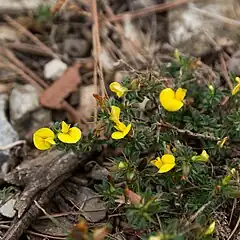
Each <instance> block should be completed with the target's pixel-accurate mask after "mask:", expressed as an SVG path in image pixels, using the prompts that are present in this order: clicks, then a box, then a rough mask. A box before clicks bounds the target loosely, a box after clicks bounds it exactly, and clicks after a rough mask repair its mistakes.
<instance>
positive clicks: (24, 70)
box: [0, 48, 82, 122]
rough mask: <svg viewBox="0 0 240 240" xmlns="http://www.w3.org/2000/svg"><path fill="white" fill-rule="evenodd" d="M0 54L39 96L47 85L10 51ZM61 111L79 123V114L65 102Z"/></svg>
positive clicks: (0, 49) (0, 50)
mask: <svg viewBox="0 0 240 240" xmlns="http://www.w3.org/2000/svg"><path fill="white" fill-rule="evenodd" d="M0 53H1V54H2V55H4V56H5V57H7V58H8V59H9V60H10V61H11V62H13V64H12V63H10V62H9V63H8V66H9V67H10V68H11V69H12V70H13V71H15V72H16V73H18V74H19V75H20V76H21V77H22V78H23V79H25V81H27V82H29V83H30V84H32V85H33V86H34V87H35V88H36V89H37V90H38V92H39V93H40V94H41V93H42V92H43V91H44V89H45V88H48V87H49V86H48V84H47V83H46V82H44V81H43V80H42V79H41V78H40V77H38V75H36V74H35V73H34V72H33V71H32V70H30V69H29V68H28V67H27V66H26V65H25V64H24V63H22V62H21V61H20V60H19V59H18V58H16V56H15V55H14V54H13V53H12V52H11V51H10V50H6V49H3V48H0ZM62 107H63V109H64V110H65V111H66V112H68V113H69V115H70V116H71V118H72V120H73V121H74V122H79V120H80V119H81V120H82V118H81V117H80V115H79V113H78V112H77V111H76V110H75V109H74V108H73V107H72V106H71V105H70V104H69V103H68V102H67V101H65V100H64V101H63V103H62Z"/></svg>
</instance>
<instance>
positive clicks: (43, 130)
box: [34, 128, 54, 138]
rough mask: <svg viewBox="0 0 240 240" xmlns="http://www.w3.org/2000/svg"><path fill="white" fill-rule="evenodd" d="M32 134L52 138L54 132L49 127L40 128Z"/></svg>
mask: <svg viewBox="0 0 240 240" xmlns="http://www.w3.org/2000/svg"><path fill="white" fill-rule="evenodd" d="M34 135H36V136H39V137H42V138H48V137H52V138H54V132H53V131H52V130H51V129H50V128H40V129H38V130H37V131H36V132H35V133H34Z"/></svg>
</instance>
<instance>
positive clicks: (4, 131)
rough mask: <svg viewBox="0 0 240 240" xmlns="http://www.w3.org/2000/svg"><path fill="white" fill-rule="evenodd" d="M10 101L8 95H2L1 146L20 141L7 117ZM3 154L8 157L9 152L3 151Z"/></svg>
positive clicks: (0, 116) (0, 96)
mask: <svg viewBox="0 0 240 240" xmlns="http://www.w3.org/2000/svg"><path fill="white" fill-rule="evenodd" d="M7 101H8V95H7V94H0V146H5V145H8V144H11V143H13V142H15V141H17V140H18V134H17V132H16V131H15V130H14V128H13V127H12V125H11V124H10V123H9V122H8V120H7V117H6V113H5V110H6V105H7ZM2 153H4V154H6V155H8V154H9V150H6V151H2Z"/></svg>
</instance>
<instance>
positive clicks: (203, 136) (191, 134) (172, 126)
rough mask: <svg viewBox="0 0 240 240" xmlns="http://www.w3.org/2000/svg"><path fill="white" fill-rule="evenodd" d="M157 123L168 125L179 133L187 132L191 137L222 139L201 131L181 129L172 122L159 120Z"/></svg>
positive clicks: (162, 125) (212, 139)
mask: <svg viewBox="0 0 240 240" xmlns="http://www.w3.org/2000/svg"><path fill="white" fill-rule="evenodd" d="M157 125H158V126H160V127H166V128H170V129H173V130H175V131H177V132H178V133H181V134H187V135H189V136H191V137H195V138H202V139H207V140H211V141H219V140H220V138H218V137H214V136H209V135H205V134H201V133H194V132H191V131H189V130H186V129H179V128H177V127H176V126H174V125H172V124H170V123H166V122H158V123H157Z"/></svg>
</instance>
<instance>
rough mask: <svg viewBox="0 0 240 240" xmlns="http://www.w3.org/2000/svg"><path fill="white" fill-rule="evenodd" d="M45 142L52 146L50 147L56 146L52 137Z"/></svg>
mask: <svg viewBox="0 0 240 240" xmlns="http://www.w3.org/2000/svg"><path fill="white" fill-rule="evenodd" d="M45 141H46V142H48V143H50V144H52V145H55V144H56V143H55V141H54V138H52V137H48V138H46V139H45Z"/></svg>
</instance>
